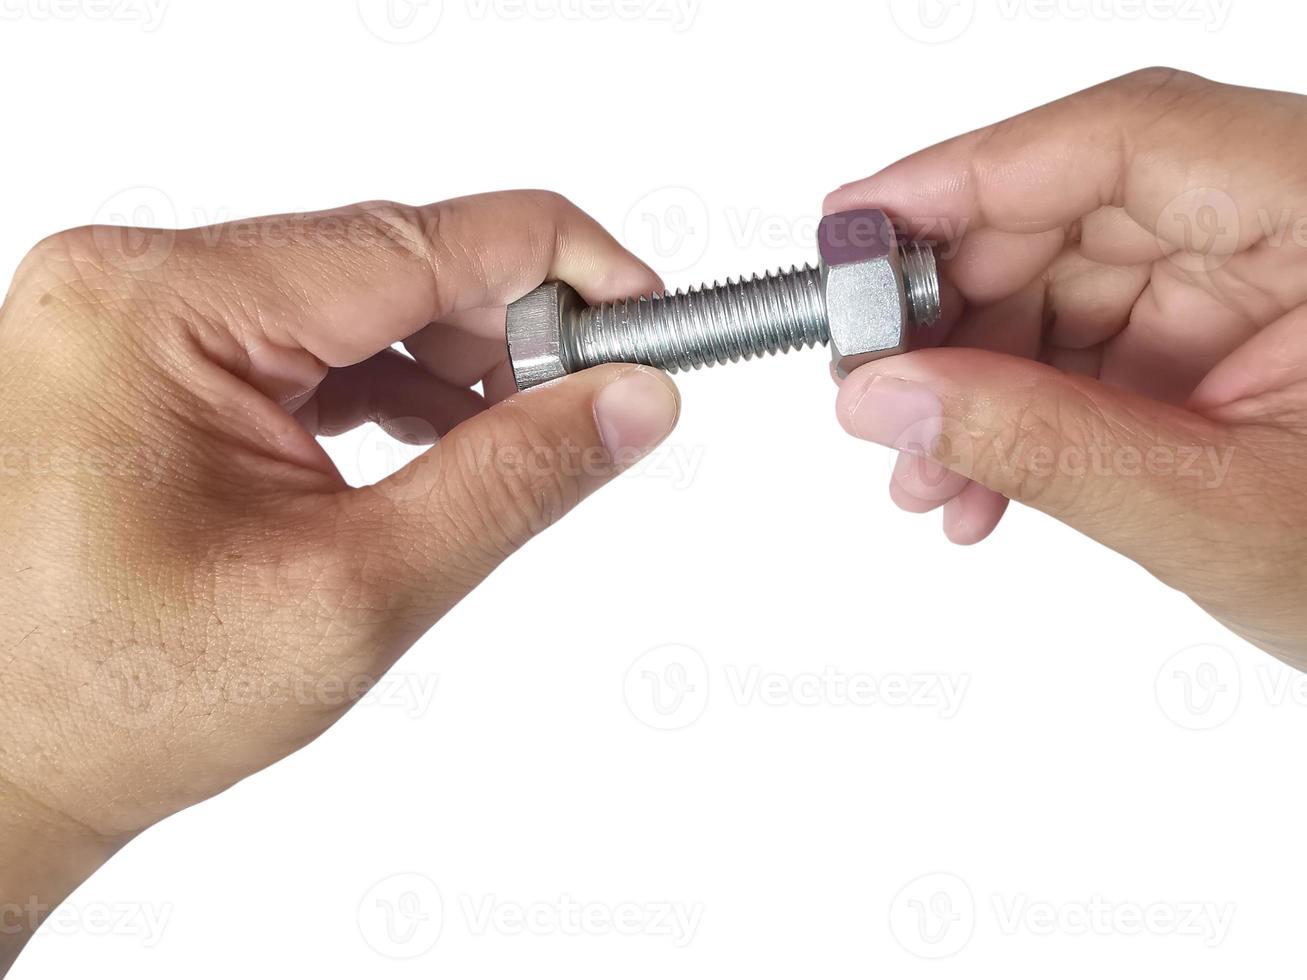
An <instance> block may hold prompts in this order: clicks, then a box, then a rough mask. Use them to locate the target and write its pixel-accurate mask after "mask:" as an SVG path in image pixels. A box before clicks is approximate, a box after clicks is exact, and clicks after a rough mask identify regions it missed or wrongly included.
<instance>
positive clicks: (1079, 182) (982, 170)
mask: <svg viewBox="0 0 1307 980" xmlns="http://www.w3.org/2000/svg"><path fill="white" fill-rule="evenodd" d="M1268 95H1270V93H1266V92H1260V91H1256V90H1253V89H1244V88H1238V87H1235V86H1229V85H1220V84H1217V83H1214V82H1211V81H1208V80H1207V79H1204V78H1200V77H1198V76H1196V75H1190V74H1187V73H1185V72H1180V71H1175V70H1172V69H1166V68H1149V69H1145V70H1143V71H1138V72H1134V73H1132V74H1129V75H1125V76H1122V77H1121V78H1117V79H1114V80H1112V81H1109V82H1106V83H1104V84H1102V85H1098V86H1096V87H1094V88H1090V89H1086V90H1085V91H1083V92H1079V93H1077V94H1075V95H1071V96H1068V97H1067V98H1064V99H1061V100H1059V101H1057V102H1053V103H1050V104H1048V105H1045V106H1042V107H1040V108H1038V109H1034V110H1031V111H1030V112H1026V113H1023V114H1021V115H1018V116H1014V117H1013V118H1011V119H1008V120H1005V121H1003V122H1000V123H997V124H995V125H993V126H989V127H986V128H984V129H980V130H976V131H975V132H972V133H968V134H966V135H964V136H959V137H956V138H955V139H951V140H948V141H946V142H944V143H941V144H939V145H937V146H934V147H931V148H930V149H927V150H923V151H921V152H920V153H916V154H914V155H912V156H910V157H907V158H906V159H904V160H901V161H899V162H898V163H895V164H893V165H892V166H890V167H888V168H887V169H885V170H883V171H881V172H880V173H878V174H875V175H874V176H872V177H869V178H867V179H865V180H861V181H857V182H855V183H853V184H849V185H846V186H845V187H841V188H840V189H839V190H837V191H835V192H834V193H832V194H831V195H830V196H829V197H828V198H827V199H826V210H827V211H828V212H830V211H840V210H845V209H849V208H854V207H866V206H869V205H871V204H873V203H874V204H875V205H876V206H880V207H884V208H885V209H886V210H889V211H891V213H893V214H894V215H895V217H896V218H897V219H899V220H900V221H901V222H902V223H903V225H904V226H905V229H906V230H907V231H908V232H909V233H911V234H914V235H920V236H923V237H937V238H939V237H942V238H944V239H947V240H954V239H956V238H960V237H961V236H962V235H963V234H966V233H967V232H971V231H977V230H982V229H989V230H991V231H992V232H993V233H996V234H997V233H1009V234H1019V235H1034V234H1041V233H1045V232H1050V231H1053V230H1056V229H1066V228H1068V227H1070V226H1071V225H1072V224H1073V223H1075V222H1077V221H1078V220H1079V219H1081V218H1084V217H1086V216H1087V215H1090V214H1092V213H1093V212H1095V211H1097V210H1098V209H1099V208H1103V207H1109V206H1111V207H1120V208H1123V209H1124V210H1125V212H1126V214H1128V215H1129V217H1130V218H1132V219H1133V220H1134V222H1135V223H1136V224H1137V225H1139V226H1140V227H1142V228H1143V229H1147V230H1148V231H1149V232H1155V231H1156V230H1157V226H1158V222H1159V219H1160V218H1161V217H1162V216H1163V214H1164V213H1165V212H1166V210H1167V208H1168V207H1171V206H1173V205H1175V203H1176V200H1177V197H1178V196H1179V195H1181V194H1182V193H1183V192H1184V191H1185V190H1187V189H1190V188H1189V186H1188V185H1194V187H1195V189H1197V188H1203V189H1212V190H1215V191H1218V192H1222V193H1225V194H1228V195H1229V196H1230V197H1231V198H1233V199H1234V200H1235V201H1236V202H1237V206H1238V207H1239V209H1240V211H1241V212H1246V215H1241V216H1251V215H1253V214H1254V213H1255V209H1256V208H1257V207H1259V206H1261V205H1262V203H1263V202H1264V199H1265V197H1266V194H1267V191H1268V188H1269V187H1271V186H1274V184H1273V178H1274V175H1273V173H1272V172H1271V170H1272V169H1273V168H1272V167H1271V166H1270V165H1268V154H1267V150H1268V149H1269V146H1268V142H1269V141H1275V142H1276V143H1277V145H1278V143H1279V142H1281V141H1282V140H1283V138H1284V133H1285V130H1284V129H1278V130H1277V129H1276V128H1274V127H1269V126H1268V125H1267V122H1268V120H1267V118H1266V114H1267V112H1268V111H1286V112H1288V111H1291V110H1292V109H1293V107H1292V106H1287V105H1286V106H1284V107H1279V106H1277V105H1276V104H1275V102H1274V100H1268V98H1267V97H1268ZM1290 131H1292V130H1290ZM1255 225H1256V223H1255V222H1254V221H1251V220H1250V221H1244V222H1241V229H1242V231H1241V233H1242V235H1243V237H1245V238H1251V237H1252V236H1253V235H1254V233H1255ZM1245 244H1246V243H1245Z"/></svg>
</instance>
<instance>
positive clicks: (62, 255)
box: [14, 227, 102, 290]
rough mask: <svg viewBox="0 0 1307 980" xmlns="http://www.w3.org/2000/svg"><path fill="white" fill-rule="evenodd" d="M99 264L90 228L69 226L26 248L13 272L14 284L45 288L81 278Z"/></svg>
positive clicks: (23, 286) (25, 287) (21, 286)
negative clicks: (16, 269)
mask: <svg viewBox="0 0 1307 980" xmlns="http://www.w3.org/2000/svg"><path fill="white" fill-rule="evenodd" d="M101 265H102V263H101V261H100V255H99V252H98V247H97V245H96V242H95V239H94V235H93V233H92V229H91V228H89V227H83V228H70V229H68V230H66V231H59V232H55V233H54V234H53V235H49V236H47V237H46V238H43V239H42V240H41V241H39V242H37V243H36V244H35V245H33V246H32V248H31V249H29V250H28V252H27V254H26V255H25V256H23V258H22V260H21V261H20V262H19V264H18V271H17V272H16V273H15V274H14V288H15V289H16V290H17V289H41V290H44V289H48V288H49V287H50V286H52V285H56V284H59V283H65V282H69V281H72V280H78V279H82V278H85V277H86V276H87V274H88V273H90V272H91V271H98V270H99V269H100V268H101Z"/></svg>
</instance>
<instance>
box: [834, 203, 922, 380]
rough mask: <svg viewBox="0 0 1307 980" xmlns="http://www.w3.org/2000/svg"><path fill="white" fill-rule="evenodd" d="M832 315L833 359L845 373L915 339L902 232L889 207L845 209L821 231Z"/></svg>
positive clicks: (899, 349) (840, 372)
mask: <svg viewBox="0 0 1307 980" xmlns="http://www.w3.org/2000/svg"><path fill="white" fill-rule="evenodd" d="M817 242H818V247H819V250H820V253H821V279H822V287H823V289H824V290H825V293H826V314H827V317H828V318H829V320H830V349H831V363H832V364H833V365H834V367H835V372H836V374H838V375H839V377H841V378H844V377H846V376H847V375H848V374H849V372H850V371H852V370H853V369H854V368H856V367H859V366H860V365H863V364H866V363H867V362H868V361H873V360H875V359H877V358H880V357H887V356H889V355H890V354H899V353H902V352H903V351H905V350H907V349H908V347H909V344H910V340H911V336H910V326H909V324H910V311H909V308H908V296H907V290H906V289H905V286H904V277H903V255H902V252H901V251H900V248H899V241H898V235H897V233H896V232H895V230H894V226H893V224H892V223H891V222H890V220H889V217H888V216H887V215H886V214H885V212H884V211H877V210H865V211H845V212H843V213H841V214H830V215H827V216H826V217H825V218H823V219H822V221H821V225H820V227H819V229H818V231H817Z"/></svg>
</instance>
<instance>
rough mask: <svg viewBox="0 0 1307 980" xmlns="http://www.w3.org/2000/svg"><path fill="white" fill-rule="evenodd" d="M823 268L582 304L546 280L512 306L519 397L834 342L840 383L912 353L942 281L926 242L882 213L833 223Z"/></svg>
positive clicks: (935, 311)
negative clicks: (620, 365)
mask: <svg viewBox="0 0 1307 980" xmlns="http://www.w3.org/2000/svg"><path fill="white" fill-rule="evenodd" d="M817 238H818V244H819V250H820V255H821V260H820V262H819V264H818V265H817V266H816V267H813V266H811V265H805V266H804V267H803V268H802V269H798V268H792V269H791V270H790V271H789V272H777V273H767V274H766V275H763V276H756V275H755V276H753V277H752V278H751V279H749V280H743V279H741V280H740V281H738V282H737V281H735V280H733V279H728V280H727V281H726V283H725V285H722V284H721V283H714V284H713V285H712V286H711V287H709V286H707V285H705V286H702V287H700V288H699V289H690V290H685V291H683V290H680V289H678V290H677V291H676V292H675V293H666V294H654V295H653V296H649V297H644V296H642V297H639V298H632V299H626V300H621V301H619V302H616V303H603V304H601V305H599V306H587V305H586V304H585V302H584V300H582V299H581V297H580V295H579V294H577V292H576V291H575V290H573V289H572V288H571V287H570V286H567V285H566V284H565V283H559V282H548V283H545V284H544V285H543V286H541V287H539V288H538V289H536V290H535V291H534V292H532V293H529V294H528V295H527V296H525V297H523V298H522V299H521V300H519V301H518V302H516V303H514V304H513V305H512V306H510V307H509V308H508V323H507V326H508V352H509V359H510V361H511V362H512V365H513V375H514V377H515V378H516V380H517V386H518V388H519V390H526V389H527V388H530V387H533V386H534V385H538V384H543V383H545V382H547V381H552V380H554V379H556V378H561V377H563V376H564V375H567V374H571V373H572V372H574V371H581V370H584V369H585V368H589V367H594V366H595V365H597V364H607V363H613V362H626V363H635V364H648V365H652V366H654V367H660V368H663V369H665V370H667V371H672V372H675V371H678V370H690V369H692V368H699V367H705V366H710V365H713V364H725V363H726V362H728V361H738V360H741V359H744V360H748V359H750V358H752V357H754V356H761V355H763V354H775V353H782V352H785V351H790V350H798V349H802V348H804V347H815V346H817V345H818V344H830V346H831V354H832V360H833V362H834V364H835V369H836V371H837V372H838V373H839V374H840V376H841V377H843V376H844V375H846V374H847V373H848V372H849V371H851V370H852V369H853V368H855V367H857V366H858V365H859V364H863V363H866V362H867V361H870V360H873V359H875V358H878V357H885V356H887V355H889V354H896V353H899V352H901V351H904V350H907V349H908V348H909V347H910V346H911V340H912V337H911V330H912V328H913V327H922V326H928V325H930V324H932V323H934V322H935V321H936V320H937V319H938V318H939V306H940V292H939V274H938V270H937V267H936V263H935V253H934V250H933V249H932V248H931V246H930V245H928V244H923V243H919V242H902V241H900V240H899V237H898V235H897V234H896V233H895V231H894V227H893V225H892V223H891V222H890V220H889V218H888V217H887V216H886V215H885V213H884V212H883V211H876V210H866V211H849V212H844V213H843V214H836V215H828V216H827V217H826V218H824V219H823V220H822V222H821V226H820V228H819V229H818V235H817Z"/></svg>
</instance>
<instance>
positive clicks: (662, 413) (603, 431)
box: [595, 370, 680, 465]
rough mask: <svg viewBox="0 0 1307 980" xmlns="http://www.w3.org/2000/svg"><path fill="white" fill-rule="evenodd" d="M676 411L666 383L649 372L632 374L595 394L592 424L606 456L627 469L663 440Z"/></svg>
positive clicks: (674, 402) (676, 405) (629, 372)
mask: <svg viewBox="0 0 1307 980" xmlns="http://www.w3.org/2000/svg"><path fill="white" fill-rule="evenodd" d="M679 411H680V406H679V403H678V401H677V398H676V390H675V389H674V388H673V387H672V386H671V384H670V383H669V382H667V381H664V380H663V379H662V377H661V376H660V375H658V374H656V373H655V372H653V371H651V370H634V371H628V372H627V373H626V374H623V375H621V377H619V378H618V379H617V380H616V381H613V382H612V383H610V384H609V385H608V387H606V388H604V389H603V391H601V392H599V396H598V397H597V398H596V399H595V424H596V426H597V427H598V429H599V437H600V438H601V439H603V442H604V448H605V449H607V450H608V455H609V456H611V457H612V459H613V460H614V461H615V462H618V463H620V464H623V465H629V464H630V463H631V462H634V460H635V459H636V458H638V457H639V456H642V455H643V454H645V453H647V452H648V451H649V450H650V449H652V448H653V447H654V446H656V445H658V443H660V442H662V441H663V439H665V438H666V437H667V433H669V432H671V431H672V426H674V425H675V424H676V416H677V414H678V412H679Z"/></svg>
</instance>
